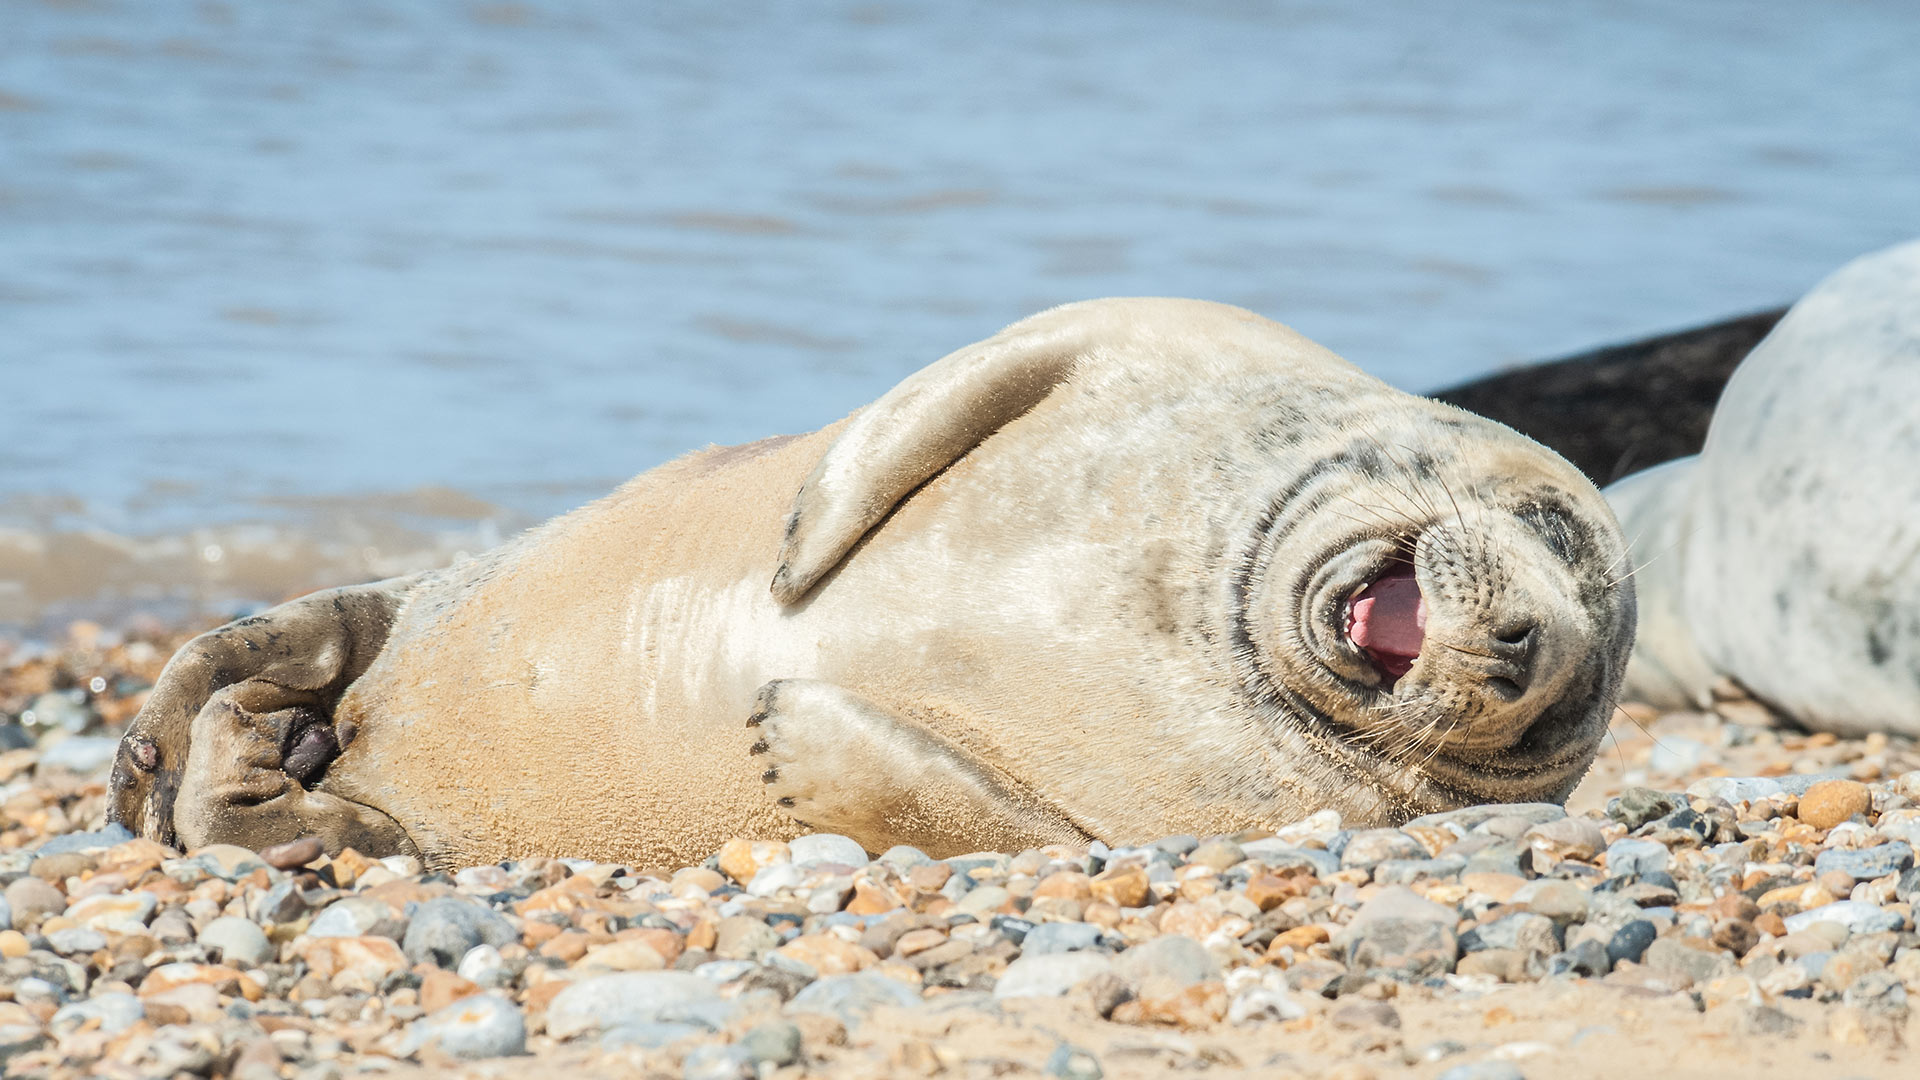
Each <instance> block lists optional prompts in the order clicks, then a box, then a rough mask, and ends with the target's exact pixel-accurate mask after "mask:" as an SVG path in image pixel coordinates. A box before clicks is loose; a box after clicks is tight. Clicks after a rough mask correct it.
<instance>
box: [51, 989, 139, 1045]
mask: <svg viewBox="0 0 1920 1080" xmlns="http://www.w3.org/2000/svg"><path fill="white" fill-rule="evenodd" d="M146 1014H147V1010H146V1006H144V1005H142V1004H141V1003H140V999H139V998H137V997H135V996H133V995H132V994H120V993H108V994H98V995H96V996H94V997H91V998H88V999H86V1000H85V1001H76V1002H73V1003H72V1004H69V1005H63V1006H61V1007H60V1011H59V1012H56V1013H54V1014H53V1019H51V1020H49V1021H48V1022H47V1030H49V1031H51V1032H53V1033H54V1034H55V1035H62V1036H64V1035H66V1034H67V1033H70V1032H72V1031H74V1030H77V1029H78V1028H80V1027H81V1026H82V1025H84V1024H86V1023H88V1022H90V1021H92V1022H96V1023H97V1026H98V1028H99V1031H100V1032H101V1034H104V1035H118V1034H119V1033H120V1032H122V1031H125V1030H126V1029H128V1028H130V1027H132V1026H133V1025H135V1024H137V1023H139V1022H140V1020H141V1019H142V1018H144V1017H145V1016H146Z"/></svg>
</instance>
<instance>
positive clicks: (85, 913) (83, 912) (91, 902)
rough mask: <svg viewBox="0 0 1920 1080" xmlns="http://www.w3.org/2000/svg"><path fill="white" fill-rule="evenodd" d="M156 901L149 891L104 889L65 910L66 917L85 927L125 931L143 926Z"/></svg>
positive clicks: (135, 929)
mask: <svg viewBox="0 0 1920 1080" xmlns="http://www.w3.org/2000/svg"><path fill="white" fill-rule="evenodd" d="M158 903H159V900H158V898H157V897H155V896H154V895H153V894H152V893H149V892H132V893H107V894H104V895H99V896H89V897H87V898H86V899H84V900H81V901H79V902H77V903H75V904H74V905H73V906H72V907H69V908H68V909H67V910H66V918H67V919H68V920H69V921H71V922H73V923H74V924H76V925H79V926H84V927H86V928H87V929H89V930H100V931H105V932H109V933H116V934H126V933H132V932H134V931H137V930H140V929H141V928H143V927H145V926H146V925H147V920H148V919H151V918H152V917H153V910H154V908H155V907H156V906H158Z"/></svg>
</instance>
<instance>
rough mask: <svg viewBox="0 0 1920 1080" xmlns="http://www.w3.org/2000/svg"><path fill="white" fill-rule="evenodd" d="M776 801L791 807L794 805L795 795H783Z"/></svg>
mask: <svg viewBox="0 0 1920 1080" xmlns="http://www.w3.org/2000/svg"><path fill="white" fill-rule="evenodd" d="M776 801H778V802H779V804H780V805H781V806H785V807H789V808H791V807H792V806H793V796H791V795H787V796H783V797H782V798H780V799H778V800H776Z"/></svg>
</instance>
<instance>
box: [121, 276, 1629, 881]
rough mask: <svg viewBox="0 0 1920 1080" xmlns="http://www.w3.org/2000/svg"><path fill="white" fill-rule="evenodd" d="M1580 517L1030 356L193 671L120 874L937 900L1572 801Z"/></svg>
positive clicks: (1581, 764) (243, 628) (1380, 441)
mask: <svg viewBox="0 0 1920 1080" xmlns="http://www.w3.org/2000/svg"><path fill="white" fill-rule="evenodd" d="M1625 553H1626V549H1625V543H1624V538H1623V537H1622V535H1621V534H1620V531H1619V528H1618V525H1617V523H1616V522H1615V521H1614V519H1613V516H1612V514H1611V512H1610V511H1609V510H1608V508H1607V506H1606V503H1605V501H1604V500H1603V499H1602V498H1601V497H1600V495H1599V492H1598V491H1597V489H1595V488H1594V487H1593V485H1592V484H1591V483H1589V482H1588V481H1587V480H1586V479H1585V478H1584V477H1583V476H1582V475H1581V474H1580V473H1579V471H1578V470H1576V469H1574V468H1573V467H1572V466H1571V465H1569V464H1567V463H1566V462H1565V461H1564V460H1562V459H1560V458H1559V457H1557V456H1555V455H1553V454H1552V453H1551V452H1549V451H1547V450H1545V449H1544V448H1542V447H1540V446H1539V445H1538V444H1536V443H1534V442H1532V441H1530V440H1528V439H1525V438H1523V437H1521V436H1519V435H1517V434H1515V433H1514V432H1512V431H1511V430H1510V429H1507V428H1505V427H1502V426H1500V425H1498V424H1495V423H1493V422H1491V421H1488V420H1484V419H1482V418H1479V417H1476V416H1473V415H1471V414H1468V413H1465V412H1462V411H1460V410H1458V409H1455V408H1453V407H1451V406H1447V405H1442V404H1439V403H1436V402H1432V401H1429V400H1427V399H1424V398H1419V397H1415V396H1413V395H1409V394H1405V393H1401V392H1399V391H1397V390H1394V389H1392V388H1391V387H1388V386H1387V385H1385V384H1384V383H1381V382H1379V381H1378V380H1376V379H1373V378H1371V377H1369V376H1367V375H1365V374H1364V373H1362V372H1361V371H1359V370H1358V369H1356V368H1354V367H1353V366H1351V365H1349V364H1347V363H1346V362H1345V361H1343V360H1341V359H1339V358H1338V357H1336V356H1334V355H1333V354H1332V353H1330V352H1328V351H1327V350H1325V349H1324V348H1321V347H1320V346H1318V345H1315V344H1314V343H1312V342H1310V341H1308V340H1306V339H1305V338H1303V337H1301V336H1300V335H1298V334H1296V333H1294V332H1293V331H1291V330H1289V329H1287V328H1286V327H1283V326H1281V325H1279V324H1277V323H1273V322H1270V321H1268V320H1266V319H1263V318H1261V317H1259V316H1257V315H1254V314H1253V313H1251V312H1247V311H1243V310H1241V309H1238V308H1232V307H1227V306H1224V305H1219V304H1210V303H1203V302H1199V301H1186V300H1164V299H1124V300H1103V301H1090V302H1086V303H1080V304H1072V305H1068V306H1065V307H1061V308H1056V309H1053V310H1050V311H1047V312H1043V313H1041V314H1039V315H1036V316H1034V317H1032V318H1030V319H1027V320H1025V321H1023V322H1020V323H1017V324H1015V325H1014V326H1012V327H1009V328H1008V329H1007V330H1005V331H1003V332H1001V333H1000V334H997V335H995V336H994V337H992V338H989V339H988V340H986V341H983V342H980V343H978V344H975V345H972V346H969V347H967V348H964V349H961V350H959V351H958V352H955V353H952V354H951V355H948V356H947V357H945V358H943V359H941V360H939V361H937V362H935V363H934V364H932V365H931V366H929V367H927V368H925V369H923V370H921V371H919V372H918V373H916V374H914V375H912V376H910V377H909V378H907V379H906V380H905V381H903V382H902V383H900V384H899V385H898V386H896V387H895V388H894V389H893V390H891V391H889V392H888V393H887V394H886V395H884V396H883V397H881V398H880V399H879V400H878V401H876V402H875V403H873V404H872V405H870V406H868V407H866V408H863V409H861V410H860V411H858V412H857V413H855V414H854V415H853V416H851V417H849V418H848V419H846V420H843V421H841V422H839V423H837V424H835V425H833V426H831V427H828V428H826V429H824V430H822V431H819V432H815V433H813V434H810V435H802V436H793V437H780V438H774V439H769V440H764V441H762V442H759V443H754V444H751V445H747V446H741V447H731V448H710V449H707V450H704V451H700V452H696V453H693V454H690V455H688V456H686V457H683V458H680V459H678V460H676V461H674V462H670V463H668V464H666V465H663V466H661V467H659V468H657V469H654V470H652V471H650V472H648V473H645V474H643V475H641V476H640V477H638V478H636V479H635V480H633V481H630V482H629V483H628V484H626V485H625V486H624V487H622V488H621V489H619V490H618V491H616V492H615V493H614V494H613V495H611V496H609V497H608V498H606V499H603V500H601V501H599V502H597V503H594V504H592V505H590V506H588V507H585V508H584V509H581V510H579V511H576V512H574V513H572V514H569V515H566V516H564V517H561V518H558V519H556V520H554V521H552V522H549V523H547V524H546V525H544V526H541V527H539V528H537V529H534V530H532V531H530V532H529V533H527V534H525V535H523V536H521V537H520V538H518V539H516V540H514V541H512V542H510V543H508V544H507V545H505V546H503V547H501V548H499V549H497V550H494V551H491V552H488V553H486V554H484V555H482V556H480V557H478V558H475V559H472V560H470V561H467V562H464V563H461V564H458V565H455V566H453V567H450V568H447V569H444V570H439V571H435V572H431V573H426V574H422V575H419V576H417V577H414V578H410V579H404V580H399V581H393V582H384V583H378V584H374V585H369V586H360V587H356V588H353V589H345V590H336V591H334V592H331V593H320V594H316V595H314V596H310V597H306V598H303V599H301V600H298V601H295V602H293V603H292V604H289V605H287V606H284V607H281V608H276V609H273V610H271V611H268V612H266V613H265V614H263V615H261V616H258V617H256V618H253V619H248V620H243V621H241V622H238V623H234V624H232V625H230V626H227V627H224V628H221V629H219V630H215V631H212V632H210V633H209V634H207V635H205V636H203V637H201V638H199V639H197V640H196V641H194V642H193V643H191V644H189V645H188V646H187V647H185V648H184V649H183V650H182V651H181V653H180V654H179V655H178V656H176V657H175V658H174V659H173V660H172V661H171V663H170V664H169V666H168V668H167V670H166V672H165V673H164V674H163V675H162V677H161V680H160V685H159V686H158V687H157V688H156V690H155V692H154V694H153V697H152V698H151V699H150V701H149V702H148V704H147V707H146V708H145V709H144V710H143V711H142V712H141V714H140V715H139V717H138V718H137V719H136V721H135V722H134V724H133V725H132V726H131V728H130V729H129V732H128V734H127V736H126V738H125V740H124V744H123V747H122V750H121V753H120V757H119V759H118V761H117V762H116V766H115V770H114V775H113V783H112V804H113V815H114V817H115V818H116V819H117V820H120V821H122V822H125V823H126V824H128V825H129V826H130V827H133V828H135V829H138V830H139V831H140V832H141V833H142V834H143V835H146V836H150V837H155V838H158V839H163V840H173V841H175V842H178V843H181V844H184V845H187V846H193V845H199V844H205V843H210V842H216V841H225V842H231V843H238V844H243V845H250V846H256V847H257V846H259V845H262V844H268V843H273V842H277V841H283V840H286V839H290V838H293V837H297V836H302V835H308V834H317V835H319V836H321V837H322V838H323V839H325V841H326V842H327V844H328V846H329V847H331V848H336V849H337V848H338V847H340V846H341V845H343V844H348V843H351V844H352V845H354V846H356V847H361V845H362V844H365V845H366V846H365V847H361V850H363V851H368V852H370V853H378V852H386V851H409V852H416V853H418V854H419V855H420V856H421V857H422V858H423V859H424V860H425V861H426V862H427V863H428V864H429V865H434V866H455V865H470V864H475V863H482V862H490V861H496V860H500V859H506V858H515V857H522V856H526V855H529V854H564V855H577V856H587V857H592V858H597V859H606V860H619V861H624V862H633V863H638V864H657V863H671V862H676V861H685V860H687V859H690V858H699V857H702V856H704V855H706V854H708V853H710V852H712V851H713V850H714V849H715V848H716V847H717V846H718V845H719V844H720V843H722V842H723V841H725V840H726V839H727V838H729V837H732V836H738V835H754V836H768V837H782V836H793V835H797V834H799V833H801V832H804V831H808V830H829V831H834V832H840V833H844V834H846V835H848V836H851V837H853V838H854V839H855V840H857V841H859V842H860V843H861V844H862V846H864V847H866V848H868V849H869V850H874V851H878V850H883V849H885V848H886V847H889V846H891V845H893V844H899V843H905V844H912V845H915V846H917V847H920V848H921V849H923V850H925V851H927V852H930V853H935V854H943V853H955V852H964V851H974V850H980V849H982V848H1002V849H1012V848H1020V847H1027V846H1033V845H1038V844H1044V843H1049V842H1056V841H1067V840H1081V841H1084V840H1085V839H1087V838H1097V839H1101V840H1104V841H1107V842H1109V843H1133V842H1142V841H1145V840H1147V839H1150V838H1153V837H1158V836H1163V835H1168V834H1171V833H1183V832H1192V833H1219V832H1228V831H1232V830H1237V829H1241V828H1246V827H1258V826H1263V825H1264V826H1277V825H1279V824H1282V823H1284V822H1286V821H1290V820H1294V819H1296V818H1297V817H1299V816H1300V815H1301V814H1303V813H1306V812H1309V811H1311V810H1314V809H1318V808H1321V807H1325V806H1332V807H1337V808H1338V809H1339V810H1341V811H1342V813H1343V814H1344V815H1345V816H1346V819H1347V820H1348V821H1350V822H1353V823H1355V824H1367V823H1387V822H1397V821H1401V820H1404V819H1406V818H1409V817H1411V816H1414V815H1417V814H1420V813H1425V812H1430V811H1434V810H1438V809H1444V808H1450V807H1454V806H1459V805H1463V804H1468V803H1475V802H1482V801H1499V800H1506V801H1512V800H1533V799H1555V800H1557V799H1562V798H1564V797H1565V796H1566V794H1567V793H1568V792H1569V791H1570V790H1571V789H1572V788H1573V786H1574V784H1575V783H1576V782H1577V781H1578V780H1579V779H1580V777H1581V776H1582V775H1583V774H1584V772H1585V771H1586V768H1587V766H1588V765H1589V763H1590V761H1591V759H1592V756H1593V753H1594V750H1595V748H1596V746H1597V744H1598V742H1599V740H1600V738H1601V736H1602V733H1603V732H1604V730H1605V727H1606V723H1607V718H1608V715H1609V713H1610V711H1611V709H1612V707H1613V698H1614V694H1615V691H1616V689H1617V687H1618V684H1619V681H1620V679H1621V677H1622V675H1623V673H1624V668H1625V663H1626V658H1627V654H1628V652H1629V650H1630V648H1631V636H1632V627H1633V622H1634V600H1633V592H1632V588H1631V585H1630V584H1622V583H1621V582H1620V581H1619V578H1620V577H1621V576H1622V574H1621V570H1622V568H1623V566H1624V560H1625Z"/></svg>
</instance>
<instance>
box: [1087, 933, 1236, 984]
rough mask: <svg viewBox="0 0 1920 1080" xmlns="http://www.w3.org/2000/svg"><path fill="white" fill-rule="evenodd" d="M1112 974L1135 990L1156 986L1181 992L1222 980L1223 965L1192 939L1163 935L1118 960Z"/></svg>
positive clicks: (1124, 953) (1138, 946) (1129, 950)
mask: <svg viewBox="0 0 1920 1080" xmlns="http://www.w3.org/2000/svg"><path fill="white" fill-rule="evenodd" d="M1113 973H1114V974H1116V975H1118V976H1120V977H1121V978H1123V979H1125V980H1126V981H1127V982H1129V983H1131V984H1132V985H1133V986H1134V987H1135V988H1136V989H1137V988H1140V987H1144V986H1146V985H1148V984H1149V983H1153V982H1161V983H1166V984H1170V985H1171V986H1173V987H1175V988H1181V987H1187V986H1192V985H1193V984H1194V983H1199V982H1209V981H1212V980H1215V979H1218V978H1220V964H1219V962H1218V961H1217V960H1215V959H1214V958H1213V954H1211V953H1209V952H1208V951H1207V950H1206V949H1205V948H1204V947H1203V946H1202V945H1201V944H1200V943H1199V942H1197V941H1195V940H1193V939H1192V938H1189V937H1183V936H1181V935H1178V934H1164V935H1162V936H1160V937H1157V938H1154V939H1153V940H1152V941H1149V942H1147V943H1145V944H1143V945H1135V946H1134V947H1133V948H1131V949H1128V950H1126V951H1125V952H1123V953H1121V954H1120V955H1119V956H1117V957H1115V958H1114V961H1113Z"/></svg>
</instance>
